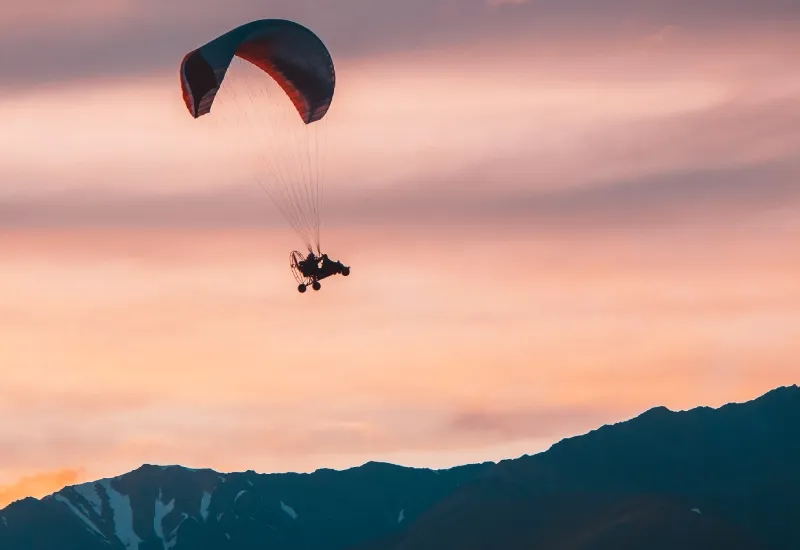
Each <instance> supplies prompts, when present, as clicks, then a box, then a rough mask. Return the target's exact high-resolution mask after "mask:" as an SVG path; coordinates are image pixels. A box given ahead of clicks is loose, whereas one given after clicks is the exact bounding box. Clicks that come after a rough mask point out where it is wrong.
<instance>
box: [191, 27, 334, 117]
mask: <svg viewBox="0 0 800 550" xmlns="http://www.w3.org/2000/svg"><path fill="white" fill-rule="evenodd" d="M234 56H237V57H240V58H242V59H244V60H246V61H249V62H250V63H252V64H253V65H255V66H256V67H258V68H259V69H261V70H262V71H264V72H265V73H267V74H268V75H270V76H271V77H272V78H273V79H274V80H275V81H276V82H277V83H278V84H279V85H280V87H281V88H282V89H283V91H284V92H286V94H287V95H288V96H289V98H290V99H291V101H292V103H293V104H294V106H295V108H296V109H297V112H298V113H299V114H300V117H301V118H302V119H303V122H305V123H306V124H310V123H312V122H315V121H317V120H319V119H321V118H322V117H323V116H325V113H326V112H327V111H328V108H329V107H330V104H331V101H332V99H333V91H334V88H335V85H336V76H335V72H334V68H333V60H332V59H331V56H330V53H329V52H328V49H327V48H326V47H325V44H323V43H322V41H321V40H320V39H319V38H318V37H317V35H315V34H314V33H313V32H311V31H310V30H308V29H307V28H306V27H304V26H302V25H300V24H298V23H295V22H293V21H288V20H284V19H262V20H259V21H253V22H251V23H247V24H245V25H242V26H240V27H237V28H235V29H233V30H231V31H229V32H227V33H225V34H223V35H222V36H219V37H217V38H215V39H214V40H212V41H211V42H209V43H207V44H205V45H204V46H201V47H200V48H198V49H196V50H194V51H192V52H189V53H188V54H186V56H185V57H184V58H183V62H182V63H181V69H180V74H181V88H182V91H183V100H184V102H185V103H186V108H187V109H189V112H190V113H191V115H192V116H193V117H195V118H198V117H200V116H203V115H205V114H207V113H209V112H210V111H211V106H212V104H213V103H214V97H215V96H216V94H217V92H218V91H219V88H220V86H221V85H222V82H223V80H224V79H225V73H226V72H227V70H228V67H229V66H230V63H231V61H232V60H233V57H234Z"/></svg>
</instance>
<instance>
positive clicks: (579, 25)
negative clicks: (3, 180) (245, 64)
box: [0, 0, 800, 85]
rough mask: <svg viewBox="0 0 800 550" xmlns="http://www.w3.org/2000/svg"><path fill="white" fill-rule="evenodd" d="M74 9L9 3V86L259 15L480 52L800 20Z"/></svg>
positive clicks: (170, 56)
mask: <svg viewBox="0 0 800 550" xmlns="http://www.w3.org/2000/svg"><path fill="white" fill-rule="evenodd" d="M495 4H496V2H495ZM33 6H36V2H34V4H33ZM78 8H79V10H78V11H79V13H80V14H82V15H81V17H76V16H75V15H74V14H72V13H70V12H69V11H67V12H64V13H61V12H53V10H51V9H50V7H49V6H48V7H39V8H37V10H33V9H32V8H29V9H25V10H21V9H19V8H17V9H15V10H14V11H13V14H14V17H12V18H11V19H10V21H18V22H25V23H26V24H17V25H15V26H14V27H13V29H12V31H13V32H7V33H4V35H3V37H0V48H2V49H3V50H4V51H13V52H14V54H13V55H10V56H7V57H6V58H5V59H4V67H3V81H4V82H5V84H6V85H23V84H31V83H42V82H52V81H57V80H68V79H76V78H83V77H87V76H97V75H106V76H119V75H135V74H145V73H151V72H153V71H169V70H172V71H175V70H177V66H178V63H179V62H180V59H181V58H182V57H183V54H184V53H185V52H186V51H188V50H190V49H192V48H194V47H196V46H198V45H200V44H202V43H204V42H206V41H207V40H208V39H209V38H211V37H213V36H216V35H218V34H220V33H222V32H224V31H226V30H228V29H230V28H232V27H234V26H236V25H238V24H241V23H242V22H245V21H249V20H252V19H258V18H263V17H286V18H290V19H296V20H299V21H301V22H303V23H305V24H307V25H308V26H310V27H311V28H313V29H314V30H315V31H317V32H318V33H319V34H320V35H321V36H322V37H323V39H324V40H325V41H326V42H327V43H328V44H329V45H330V47H331V49H332V51H333V52H334V57H336V58H340V59H341V58H345V57H354V56H355V57H365V56H374V55H378V54H381V53H385V52H390V51H406V52H408V51H414V50H419V49H425V48H431V47H450V46H456V45H461V46H465V45H467V44H468V43H470V42H472V44H473V48H472V49H473V50H474V46H475V44H477V43H479V42H480V43H488V42H491V41H497V40H506V39H508V38H509V37H516V38H517V39H520V38H524V39H525V40H527V41H528V42H531V41H537V40H538V41H539V42H540V44H541V45H545V46H546V47H547V48H552V47H553V46H554V45H556V44H557V43H562V42H564V41H570V40H572V41H573V42H574V41H575V40H578V41H581V40H582V41H584V42H585V41H586V39H587V37H589V38H590V39H591V38H592V37H594V38H595V39H596V38H597V37H598V36H605V39H607V40H608V39H611V40H617V39H618V38H619V35H620V33H621V32H625V31H626V29H627V30H628V31H630V29H631V28H634V29H638V30H635V31H634V32H635V33H637V34H640V35H641V36H647V35H651V34H653V33H655V32H658V30H659V29H662V28H664V27H665V25H676V26H681V27H682V28H684V29H688V28H691V27H693V26H694V27H697V26H701V27H702V28H704V29H706V30H708V29H712V30H714V32H715V33H718V32H720V29H723V30H724V29H725V28H728V27H731V26H733V27H737V28H738V27H742V26H745V27H746V26H754V25H758V24H759V22H762V23H769V22H776V21H780V22H783V23H782V24H788V23H790V22H796V21H797V20H798V18H800V7H798V6H797V4H796V3H794V2H785V1H780V0H724V1H723V0H712V1H709V2H695V1H693V0H692V1H689V0H669V1H667V0H647V1H634V0H606V1H604V2H602V4H598V3H597V2H596V1H590V0H558V1H556V0H548V1H541V0H540V1H537V2H519V1H514V2H509V1H508V0H507V1H506V2H503V5H500V6H498V5H490V4H487V0H405V1H403V2H372V1H368V0H340V1H339V2H337V5H336V9H330V5H329V3H328V2H324V1H323V0H316V1H314V0H305V1H298V0H276V1H275V2H272V3H271V5H270V8H269V10H266V11H265V10H264V7H263V3H261V2H256V1H255V0H225V1H224V2H223V1H222V0H199V1H192V2H190V1H189V0H175V1H174V2H167V3H165V2H160V1H157V0H145V1H141V2H136V3H132V2H122V1H121V0H117V2H115V3H112V4H105V3H102V5H101V3H97V2H93V1H92V0H82V1H81V2H80V4H79V6H78ZM34 12H35V13H36V14H37V18H36V19H33V18H32V17H31V14H32V13H34ZM40 13H44V14H48V13H49V14H50V16H49V17H42V16H38V14H40ZM26 14H27V15H26ZM473 53H474V52H473Z"/></svg>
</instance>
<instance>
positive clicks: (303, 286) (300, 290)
mask: <svg viewBox="0 0 800 550" xmlns="http://www.w3.org/2000/svg"><path fill="white" fill-rule="evenodd" d="M297 291H298V292H300V293H303V292H305V291H306V285H304V284H301V285H300V286H298V287H297Z"/></svg>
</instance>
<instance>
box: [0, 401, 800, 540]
mask: <svg viewBox="0 0 800 550" xmlns="http://www.w3.org/2000/svg"><path fill="white" fill-rule="evenodd" d="M798 495H800V388H798V387H797V386H790V387H782V388H778V389H776V390H773V391H771V392H769V393H767V394H765V395H763V396H761V397H759V398H758V399H755V400H753V401H749V402H746V403H732V404H728V405H725V406H723V407H720V408H718V409H712V408H707V407H700V408H696V409H692V410H689V411H681V412H673V411H670V410H668V409H666V408H664V407H657V408H654V409H651V410H649V411H647V412H645V413H644V414H642V415H640V416H638V417H636V418H633V419H631V420H628V421H625V422H621V423H618V424H614V425H607V426H603V427H601V428H599V429H597V430H594V431H592V432H589V433H588V434H585V435H581V436H577V437H573V438H570V439H565V440H563V441H561V442H559V443H557V444H555V445H553V446H552V447H551V448H550V449H548V450H547V451H545V452H542V453H538V454H535V455H526V456H523V457H520V458H517V459H514V460H505V461H501V462H499V463H491V462H487V463H483V464H472V465H466V466H459V467H455V468H450V469H443V470H431V469H421V468H406V467H401V466H396V465H392V464H384V463H377V462H370V463H367V464H365V465H363V466H360V467H357V468H351V469H348V470H343V471H334V470H329V469H322V470H317V471H315V472H313V473H309V474H293V473H289V474H258V473H256V472H254V471H247V472H239V473H219V472H216V471H213V470H210V469H202V470H193V469H189V468H184V467H181V466H156V465H143V466H141V467H140V468H138V469H136V470H134V471H132V472H129V473H126V474H123V475H120V476H118V477H114V478H110V479H102V480H98V481H94V482H89V483H84V484H80V485H75V486H70V487H65V488H64V489H62V490H60V491H58V492H56V493H54V494H52V495H49V496H46V497H44V498H42V499H34V498H26V499H23V500H20V501H17V502H15V503H13V504H11V505H9V506H8V507H6V508H5V509H3V510H0V550H251V549H252V550H255V549H259V550H263V549H267V550H272V549H274V550H279V549H285V550H294V549H297V550H301V549H302V550H429V549H430V550H433V549H451V548H452V549H457V550H484V549H486V550H539V549H541V550H556V549H558V550H611V549H615V550H633V549H639V548H647V549H649V550H661V549H664V550H666V549H668V548H669V549H673V548H681V549H684V550H695V549H697V550H700V549H704V550H705V549H709V550H711V549H741V550H751V549H752V550H756V549H764V550H798V549H800V498H798Z"/></svg>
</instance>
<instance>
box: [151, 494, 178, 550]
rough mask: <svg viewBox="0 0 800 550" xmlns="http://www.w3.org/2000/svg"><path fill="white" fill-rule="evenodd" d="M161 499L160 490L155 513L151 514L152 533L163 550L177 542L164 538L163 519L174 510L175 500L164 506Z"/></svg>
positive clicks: (167, 549)
mask: <svg viewBox="0 0 800 550" xmlns="http://www.w3.org/2000/svg"><path fill="white" fill-rule="evenodd" d="M161 499H162V493H161V489H159V490H158V498H157V499H156V504H155V512H154V513H153V531H155V533H156V536H157V537H158V538H159V539H160V540H161V542H162V544H163V546H164V550H169V548H172V547H173V546H174V545H175V543H176V542H177V540H168V539H166V538H164V518H165V517H167V516H168V515H169V514H170V512H172V510H174V509H175V499H174V498H173V499H172V500H170V501H169V503H167V504H165V503H164V501H163V500H161Z"/></svg>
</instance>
